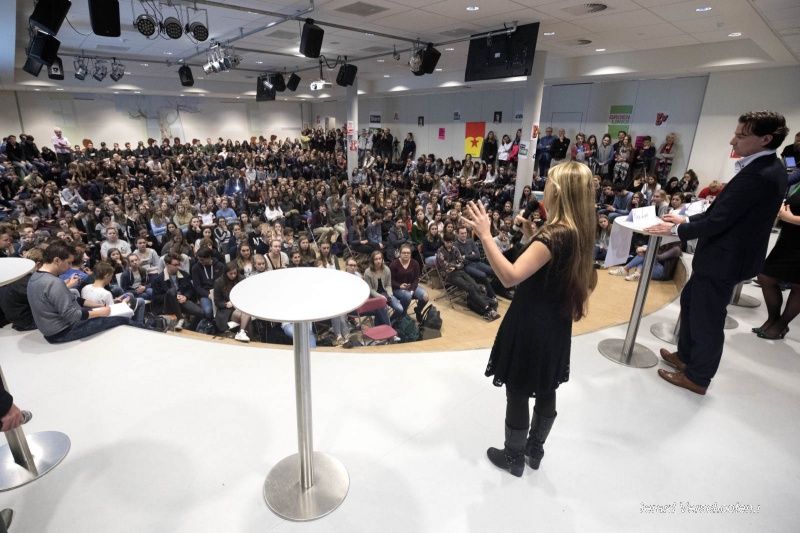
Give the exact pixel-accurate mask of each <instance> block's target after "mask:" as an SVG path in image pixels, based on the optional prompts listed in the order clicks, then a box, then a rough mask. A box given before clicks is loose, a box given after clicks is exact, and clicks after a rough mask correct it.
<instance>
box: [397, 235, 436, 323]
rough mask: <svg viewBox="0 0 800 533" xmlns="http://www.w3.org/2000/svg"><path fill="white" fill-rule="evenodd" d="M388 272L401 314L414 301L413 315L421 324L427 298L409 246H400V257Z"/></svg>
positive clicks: (417, 266)
mask: <svg viewBox="0 0 800 533" xmlns="http://www.w3.org/2000/svg"><path fill="white" fill-rule="evenodd" d="M389 271H390V272H391V273H392V289H393V290H394V296H395V297H396V298H397V300H398V301H399V302H400V305H401V306H403V314H405V313H406V311H407V310H408V306H409V305H411V300H416V301H417V306H416V307H415V308H414V313H415V314H416V316H417V322H420V323H422V310H423V309H424V308H425V306H426V305H428V300H429V297H428V293H427V292H426V291H425V289H423V288H422V287H421V286H420V284H419V276H420V269H419V263H417V262H416V261H412V259H411V245H410V244H403V245H401V246H400V257H398V258H397V259H395V260H394V261H392V263H391V264H390V265H389Z"/></svg>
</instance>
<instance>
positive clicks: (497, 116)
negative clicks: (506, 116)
mask: <svg viewBox="0 0 800 533" xmlns="http://www.w3.org/2000/svg"><path fill="white" fill-rule="evenodd" d="M494 123H495V124H502V123H503V112H502V111H495V112H494Z"/></svg>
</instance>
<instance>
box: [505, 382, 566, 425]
mask: <svg viewBox="0 0 800 533" xmlns="http://www.w3.org/2000/svg"><path fill="white" fill-rule="evenodd" d="M529 400H530V396H529V395H528V394H520V393H518V392H516V391H512V390H511V389H509V388H508V387H506V425H507V426H508V427H510V428H512V429H528V426H529V425H530V420H531V417H530V412H529V411H528V401H529ZM533 410H534V411H536V412H537V413H538V414H540V415H541V416H543V417H546V418H552V417H554V416H556V391H550V392H548V393H545V394H537V395H536V398H535V401H534V404H533Z"/></svg>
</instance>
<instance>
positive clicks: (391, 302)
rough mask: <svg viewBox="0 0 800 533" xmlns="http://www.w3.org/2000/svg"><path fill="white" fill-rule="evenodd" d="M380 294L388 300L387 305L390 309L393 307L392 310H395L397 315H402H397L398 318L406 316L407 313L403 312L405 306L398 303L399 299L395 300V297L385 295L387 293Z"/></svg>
mask: <svg viewBox="0 0 800 533" xmlns="http://www.w3.org/2000/svg"><path fill="white" fill-rule="evenodd" d="M379 294H380V295H381V296H383V297H384V298H386V305H388V306H389V307H391V308H392V309H394V312H395V313H400V314H399V315H397V317H396V318H399V317H400V315H402V314H404V313H405V311H404V310H403V306H402V305H400V302H398V301H397V298H395V297H394V296H389V295H388V294H387V293H385V292H381V293H379Z"/></svg>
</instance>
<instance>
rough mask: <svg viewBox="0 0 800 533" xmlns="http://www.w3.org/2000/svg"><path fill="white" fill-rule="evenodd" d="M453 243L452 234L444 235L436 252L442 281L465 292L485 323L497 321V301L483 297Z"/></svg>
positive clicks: (498, 315)
mask: <svg viewBox="0 0 800 533" xmlns="http://www.w3.org/2000/svg"><path fill="white" fill-rule="evenodd" d="M454 241H455V237H454V236H453V234H452V233H448V234H445V236H444V237H442V242H443V244H442V246H441V248H439V251H438V252H436V264H437V268H438V269H439V271H440V272H441V273H442V275H443V276H444V280H442V281H444V282H446V283H450V284H451V285H455V286H456V287H458V288H459V289H461V290H463V291H465V292H466V293H467V298H468V299H469V300H471V301H472V302H473V306H474V307H475V308H476V309H477V308H480V309H481V310H482V313H480V314H481V317H482V318H483V319H484V320H486V321H487V322H492V321H493V320H497V319H498V318H500V314H499V313H498V312H497V311H496V309H497V300H492V299H489V298H487V297H486V296H484V294H483V293H482V292H481V289H480V285H478V282H477V281H475V280H474V279H473V278H472V276H470V275H469V274H467V273H466V271H465V270H464V261H463V259H462V258H461V252H459V251H458V248H456V246H455V244H454Z"/></svg>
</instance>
